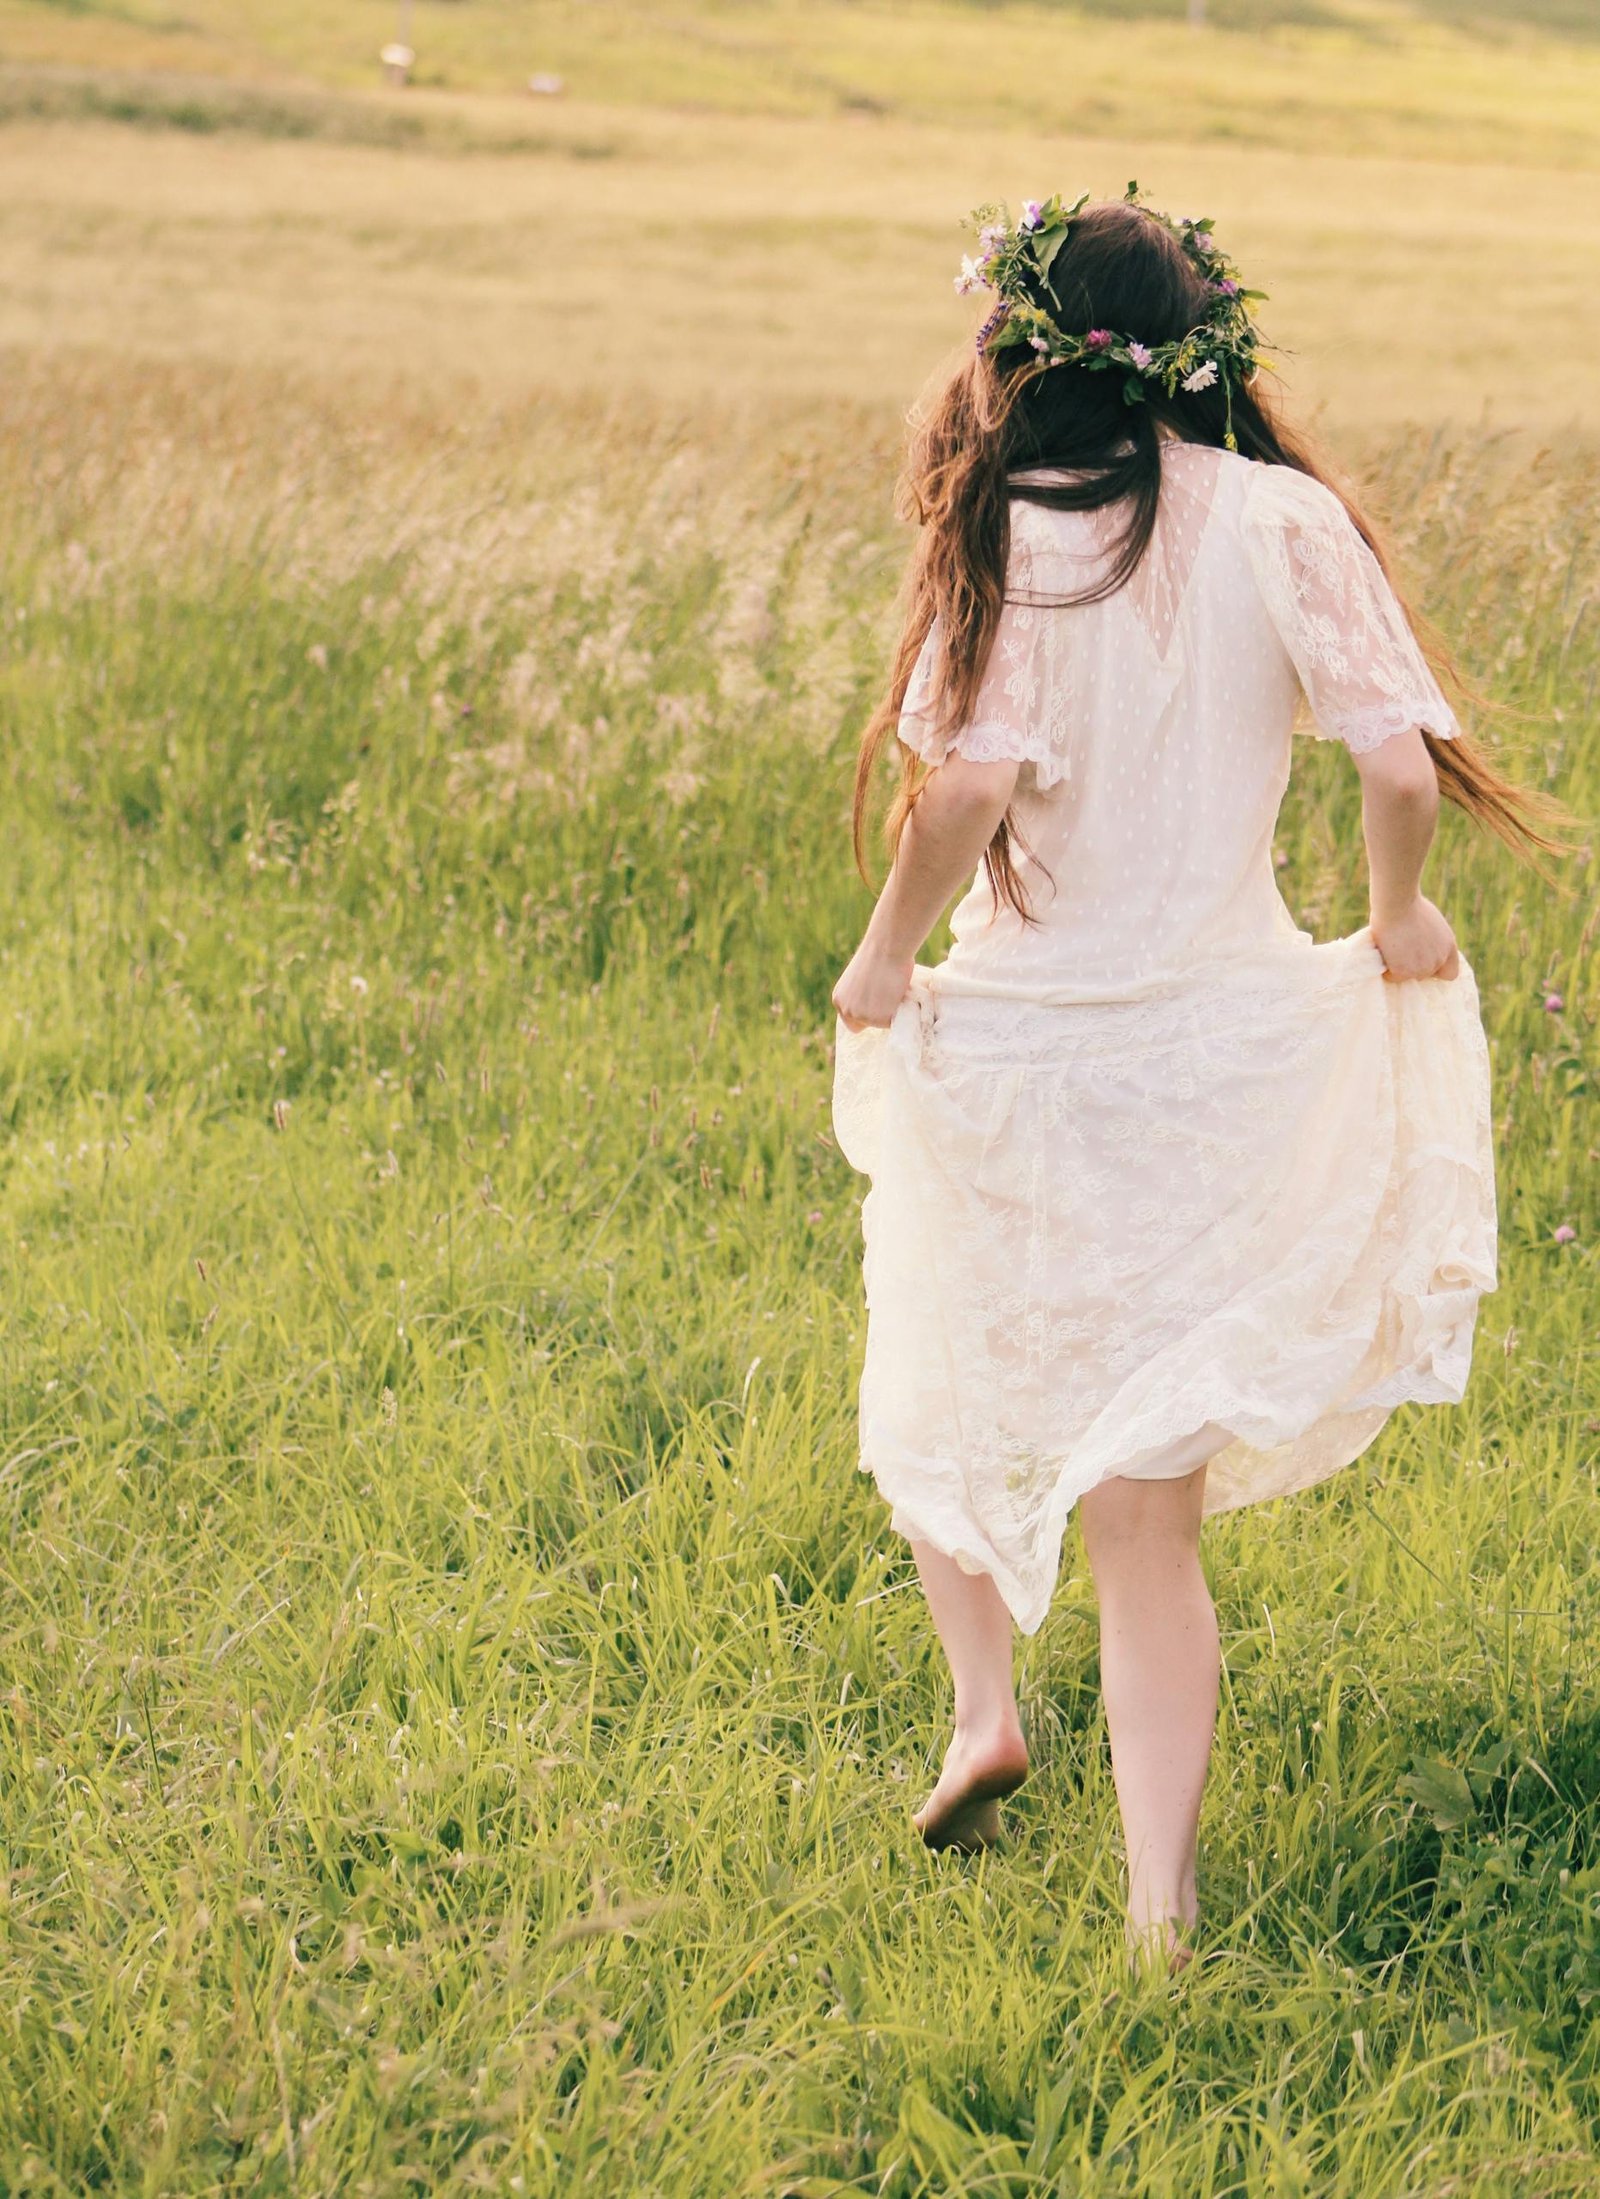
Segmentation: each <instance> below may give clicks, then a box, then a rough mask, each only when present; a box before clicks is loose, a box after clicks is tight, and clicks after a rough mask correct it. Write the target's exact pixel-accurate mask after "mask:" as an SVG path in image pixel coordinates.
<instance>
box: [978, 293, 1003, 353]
mask: <svg viewBox="0 0 1600 2199" xmlns="http://www.w3.org/2000/svg"><path fill="white" fill-rule="evenodd" d="M1010 310H1011V308H1010V307H1009V306H1008V305H1007V304H1006V301H1005V299H1004V298H1002V299H1001V300H1000V303H999V304H998V305H997V306H996V307H995V309H994V311H993V312H992V313H991V314H990V315H989V318H988V319H987V320H986V321H985V322H984V324H983V326H982V328H980V329H979V331H978V335H977V348H978V350H979V352H980V353H981V352H982V351H984V350H985V349H986V347H987V345H988V342H989V338H990V337H991V336H992V335H993V334H994V332H995V330H996V329H997V328H998V327H999V326H1000V323H1001V322H1002V321H1003V320H1004V319H1005V317H1006V315H1007V314H1008V313H1009V312H1010Z"/></svg>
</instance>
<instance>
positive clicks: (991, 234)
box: [978, 221, 1007, 259]
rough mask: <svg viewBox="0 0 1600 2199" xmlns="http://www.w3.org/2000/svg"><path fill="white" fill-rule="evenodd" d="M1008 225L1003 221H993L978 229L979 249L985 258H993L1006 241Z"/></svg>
mask: <svg viewBox="0 0 1600 2199" xmlns="http://www.w3.org/2000/svg"><path fill="white" fill-rule="evenodd" d="M1006 235H1007V231H1006V225H1005V223H1004V222H1003V221H991V222H988V223H986V224H985V225H984V227H983V228H982V229H980V230H979V231H978V249H979V251H980V252H981V253H982V254H983V256H984V258H985V259H992V258H993V256H994V254H995V253H996V252H998V251H999V249H1000V247H1001V246H1002V245H1003V244H1004V243H1005V241H1006Z"/></svg>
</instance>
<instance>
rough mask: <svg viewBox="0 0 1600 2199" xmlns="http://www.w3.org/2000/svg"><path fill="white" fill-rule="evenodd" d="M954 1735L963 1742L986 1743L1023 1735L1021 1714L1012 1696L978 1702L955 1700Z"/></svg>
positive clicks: (1012, 1738)
mask: <svg viewBox="0 0 1600 2199" xmlns="http://www.w3.org/2000/svg"><path fill="white" fill-rule="evenodd" d="M955 1737H956V1739H957V1740H958V1741H960V1742H961V1743H963V1745H966V1746H971V1745H973V1744H977V1745H978V1746H980V1747H986V1746H989V1745H990V1744H992V1743H994V1742H997V1741H1020V1740H1021V1739H1022V1714H1021V1712H1020V1711H1019V1710H1018V1708H1017V1705H1016V1701H1015V1698H1009V1699H1008V1698H1006V1697H1003V1696H1002V1697H1000V1698H999V1699H990V1700H987V1701H982V1702H978V1703H960V1702H958V1703H957V1704H956V1718H955Z"/></svg>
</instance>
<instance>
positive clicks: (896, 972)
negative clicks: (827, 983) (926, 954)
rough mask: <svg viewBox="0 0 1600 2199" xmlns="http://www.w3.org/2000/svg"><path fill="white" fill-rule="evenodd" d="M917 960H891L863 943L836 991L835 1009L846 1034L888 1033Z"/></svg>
mask: <svg viewBox="0 0 1600 2199" xmlns="http://www.w3.org/2000/svg"><path fill="white" fill-rule="evenodd" d="M915 967H916V957H915V956H914V955H907V956H906V957H905V959H904V960H903V961H901V960H898V959H895V960H890V959H888V958H886V957H885V956H884V955H882V954H880V953H879V952H878V951H877V949H876V948H873V947H870V946H868V945H867V944H866V943H865V942H863V943H862V944H861V945H860V946H859V947H858V948H857V949H856V951H855V953H854V954H853V955H852V956H851V957H850V961H849V964H848V966H847V968H846V970H845V973H844V975H843V976H842V977H841V978H840V980H839V982H838V984H837V985H835V987H834V988H833V1005H834V1007H835V1008H836V1009H837V1010H838V1012H839V1020H840V1021H841V1022H842V1023H843V1025H844V1027H845V1029H846V1030H847V1031H865V1030H868V1029H872V1028H877V1029H880V1030H887V1029H888V1027H889V1025H890V1024H891V1023H892V1022H893V1021H894V1012H895V1010H896V1008H898V1007H899V1005H900V1003H901V1001H902V1000H904V998H905V997H906V992H907V989H908V988H909V986H910V984H911V972H912V971H913V969H914V968H915Z"/></svg>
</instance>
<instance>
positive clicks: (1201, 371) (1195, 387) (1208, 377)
mask: <svg viewBox="0 0 1600 2199" xmlns="http://www.w3.org/2000/svg"><path fill="white" fill-rule="evenodd" d="M1216 378H1217V362H1216V360H1215V359H1203V360H1202V361H1201V362H1200V364H1199V366H1197V367H1196V368H1195V370H1194V372H1193V373H1192V374H1186V375H1185V376H1184V378H1183V386H1184V388H1185V389H1186V390H1188V391H1189V393H1190V395H1191V396H1197V395H1198V394H1199V392H1200V391H1201V390H1203V389H1209V388H1210V387H1211V385H1212V383H1213V382H1214V381H1215V380H1216Z"/></svg>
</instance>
